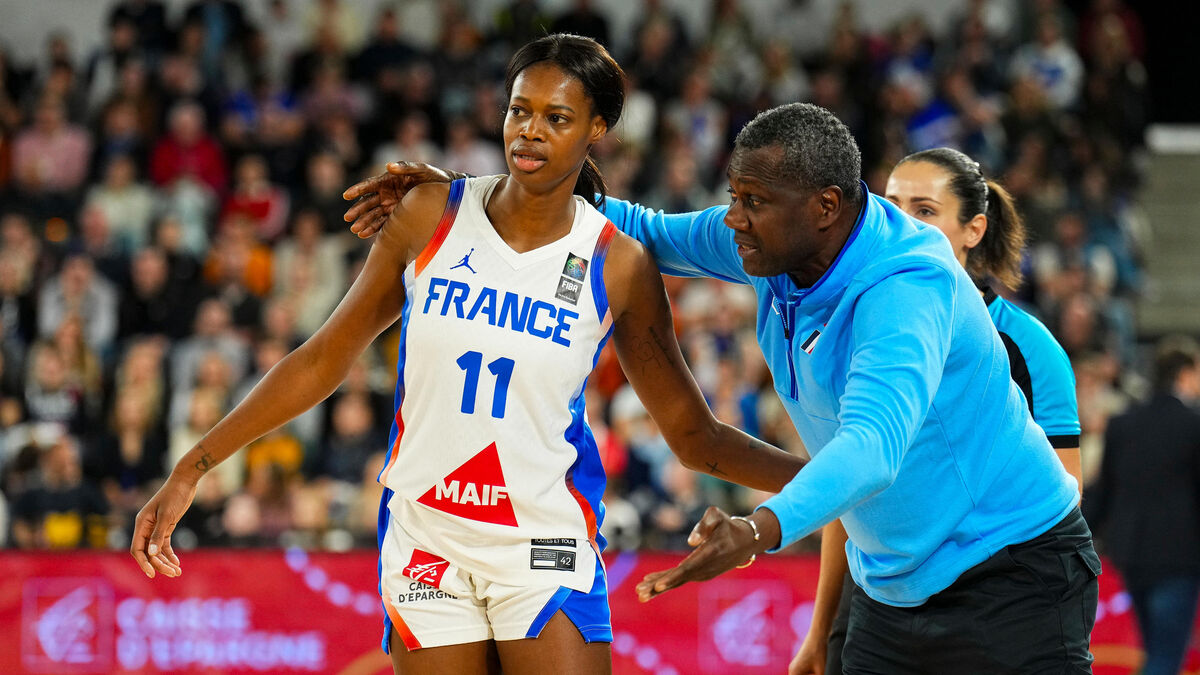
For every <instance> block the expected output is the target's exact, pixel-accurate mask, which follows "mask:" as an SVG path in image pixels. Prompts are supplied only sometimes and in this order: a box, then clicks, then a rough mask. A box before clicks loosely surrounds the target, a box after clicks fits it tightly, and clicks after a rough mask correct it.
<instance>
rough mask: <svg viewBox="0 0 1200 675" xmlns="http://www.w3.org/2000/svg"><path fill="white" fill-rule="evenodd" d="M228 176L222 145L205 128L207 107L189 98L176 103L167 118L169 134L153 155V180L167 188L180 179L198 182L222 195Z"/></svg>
mask: <svg viewBox="0 0 1200 675" xmlns="http://www.w3.org/2000/svg"><path fill="white" fill-rule="evenodd" d="M228 176H229V171H228V169H227V168H226V166H225V156H224V153H222V152H221V147H220V146H219V145H218V144H217V142H216V140H214V139H213V138H212V137H211V136H209V135H208V132H207V131H205V129H204V108H201V107H200V105H199V104H197V103H193V102H188V101H184V102H181V103H178V104H176V106H175V107H174V108H172V109H171V113H170V116H169V117H168V120H167V134H166V135H165V136H163V137H162V139H160V140H159V141H158V144H157V145H155V146H154V152H153V153H152V155H151V157H150V179H151V180H152V181H154V184H155V185H158V186H160V187H164V188H169V187H171V186H172V185H174V184H175V183H176V182H177V181H180V180H188V181H195V182H197V183H200V184H201V185H203V186H205V187H206V188H208V190H210V191H212V193H213V194H216V195H222V194H224V193H225V188H226V186H227V183H228V180H229V178H228Z"/></svg>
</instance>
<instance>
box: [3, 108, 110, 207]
mask: <svg viewBox="0 0 1200 675" xmlns="http://www.w3.org/2000/svg"><path fill="white" fill-rule="evenodd" d="M91 152H92V140H91V136H90V135H89V134H88V132H87V131H86V130H85V129H83V128H82V127H78V126H75V125H73V124H71V123H70V122H69V121H68V119H67V111H66V108H65V106H64V105H63V102H62V101H61V100H58V99H54V98H50V97H45V98H43V99H42V101H41V102H40V103H39V104H38V106H37V110H36V111H35V113H34V120H33V125H32V126H31V127H29V128H28V129H26V130H25V131H22V132H21V133H19V134H17V137H16V140H15V141H14V143H13V160H12V161H13V176H14V177H15V179H16V185H17V187H18V188H20V189H21V190H22V191H23V192H24V193H26V194H27V195H29V196H34V197H40V198H44V199H53V198H55V197H59V198H61V197H63V196H68V197H69V196H72V195H74V194H75V193H76V192H78V191H79V190H80V188H82V187H83V181H84V179H85V178H86V177H87V167H88V160H89V159H90V157H91ZM76 203H78V202H76Z"/></svg>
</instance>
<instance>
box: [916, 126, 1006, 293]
mask: <svg viewBox="0 0 1200 675" xmlns="http://www.w3.org/2000/svg"><path fill="white" fill-rule="evenodd" d="M909 162H926V163H929V164H933V165H934V166H937V167H938V168H940V169H942V170H943V171H945V172H946V173H947V174H948V176H949V178H950V180H949V181H948V186H949V188H950V192H952V193H953V194H954V196H955V197H958V200H959V203H960V204H961V207H960V208H959V211H958V222H959V223H960V224H962V225H963V226H964V227H965V226H966V224H967V223H969V222H971V219H972V218H974V217H975V216H977V215H979V214H983V215H984V216H985V217H986V218H987V230H986V231H985V232H984V233H983V238H982V239H981V240H980V241H979V244H978V245H977V246H975V247H974V248H972V249H970V250H969V251H967V263H966V265H965V267H966V268H967V272H968V273H969V274H970V275H971V278H973V279H975V280H976V281H977V282H982V281H986V280H987V279H988V277H991V278H993V279H995V280H996V281H998V282H1000V283H1001V284H1003V285H1005V286H1007V287H1008V288H1013V289H1015V288H1018V287H1019V286H1020V285H1021V281H1022V278H1023V277H1022V274H1021V255H1022V252H1023V251H1024V249H1025V221H1024V220H1023V219H1022V218H1021V214H1020V213H1018V212H1017V206H1016V203H1015V202H1014V200H1013V197H1012V195H1011V194H1009V192H1008V190H1005V189H1004V187H1003V186H1001V185H1000V184H999V183H997V182H996V181H994V180H989V179H986V178H984V177H983V172H982V171H981V170H980V168H979V162H976V161H975V160H973V159H971V158H970V157H968V156H966V155H964V154H963V153H961V152H959V151H958V150H955V149H953V148H933V149H931V150H922V151H920V152H914V153H913V154H911V155H909V156H907V157H905V158H904V159H902V160H900V162H899V164H907V163H909ZM899 164H898V165H899ZM898 165H897V166H898Z"/></svg>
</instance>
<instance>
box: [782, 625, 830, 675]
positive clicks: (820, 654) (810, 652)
mask: <svg viewBox="0 0 1200 675" xmlns="http://www.w3.org/2000/svg"><path fill="white" fill-rule="evenodd" d="M828 649H829V639H828V638H824V637H820V636H817V635H814V634H813V632H812V631H811V630H810V631H808V635H806V636H804V642H802V643H800V650H799V651H797V652H796V656H795V657H793V658H792V662H791V663H790V664H789V665H788V675H825V654H826V652H827V651H828Z"/></svg>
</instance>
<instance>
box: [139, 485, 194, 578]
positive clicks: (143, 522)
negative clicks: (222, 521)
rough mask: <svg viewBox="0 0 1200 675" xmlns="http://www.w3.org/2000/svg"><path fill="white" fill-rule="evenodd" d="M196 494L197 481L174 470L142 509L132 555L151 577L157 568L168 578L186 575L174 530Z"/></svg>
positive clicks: (143, 570)
mask: <svg viewBox="0 0 1200 675" xmlns="http://www.w3.org/2000/svg"><path fill="white" fill-rule="evenodd" d="M195 497H196V481H195V480H191V479H189V478H183V477H181V476H179V475H178V474H176V473H172V474H171V475H170V477H168V478H167V482H165V483H163V486H162V487H161V488H159V489H158V492H156V493H155V494H154V496H153V497H151V498H150V501H148V502H146V505H145V506H143V507H142V510H141V511H138V514H137V520H136V521H134V525H133V542H132V543H130V545H129V554H130V555H132V556H133V559H134V560H136V561H137V564H138V566H139V567H141V568H142V572H144V573H145V574H146V576H148V577H150V578H151V579H153V578H154V575H155V572H156V571H157V572H161V573H163V574H165V575H166V576H168V577H177V576H179V575H180V574H183V569H182V568H181V567H180V566H179V558H178V557H177V556H176V555H175V551H174V550H173V549H172V548H171V533H172V532H174V531H175V526H176V525H178V524H179V519H180V518H182V517H183V514H184V512H185V511H187V509H188V507H189V506H191V504H192V499H194V498H195Z"/></svg>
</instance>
